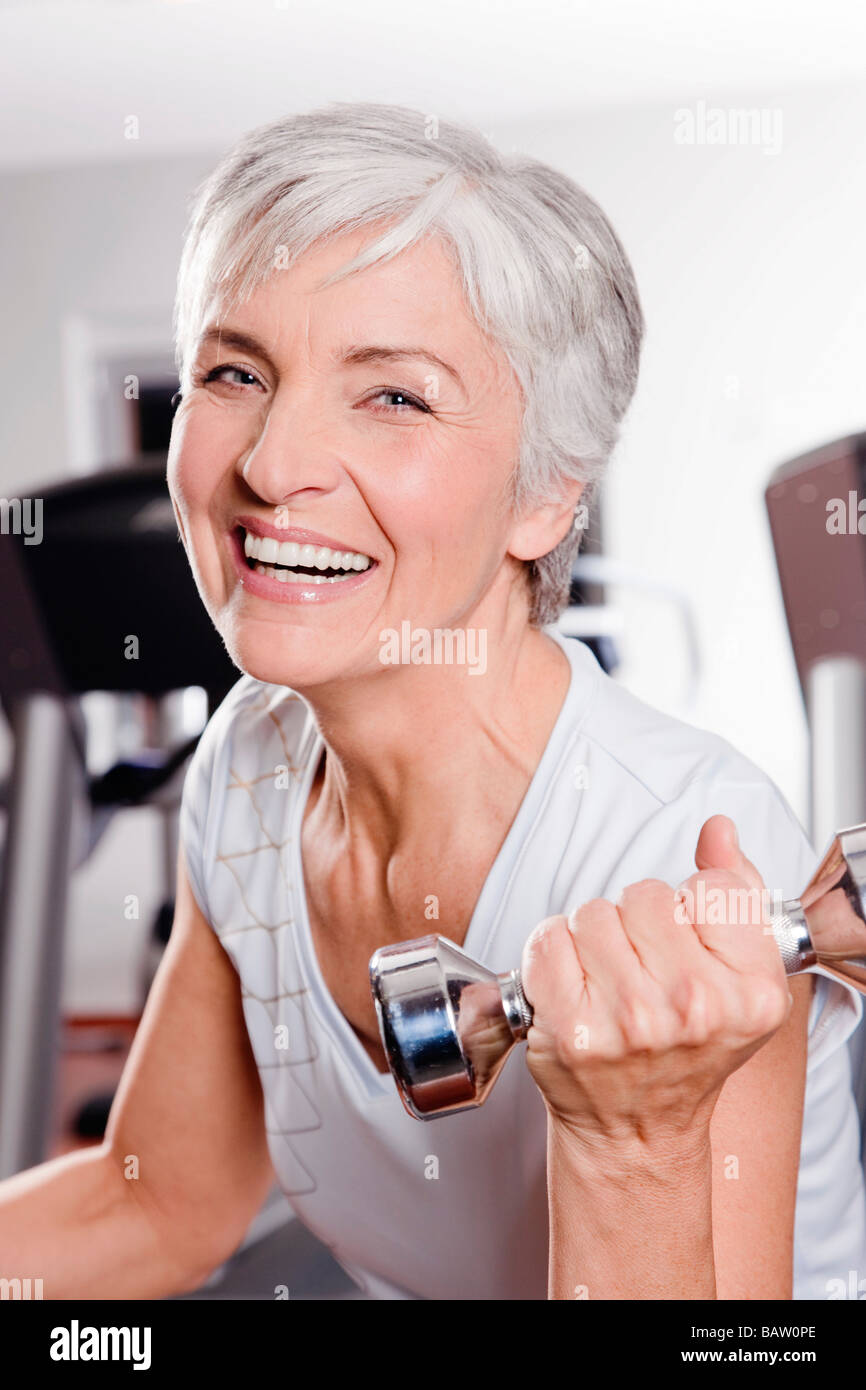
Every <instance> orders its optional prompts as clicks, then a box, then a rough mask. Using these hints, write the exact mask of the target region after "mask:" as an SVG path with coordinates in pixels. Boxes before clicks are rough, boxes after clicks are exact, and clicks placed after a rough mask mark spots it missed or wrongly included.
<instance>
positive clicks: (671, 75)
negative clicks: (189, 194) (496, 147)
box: [0, 0, 866, 169]
mask: <svg viewBox="0 0 866 1390" xmlns="http://www.w3.org/2000/svg"><path fill="white" fill-rule="evenodd" d="M858 80H859V82H860V83H862V84H864V85H866V6H864V5H862V3H861V0H820V3H818V0H536V3H532V0H318V3H316V0H301V2H300V3H299V0H102V3H98V0H88V3H83V2H82V3H79V2H78V0H67V3H54V0H28V2H27V3H23V2H22V0H11V2H10V0H0V137H2V138H0V168H6V169H13V168H26V167H30V166H34V165H65V164H74V163H79V162H82V161H88V162H89V161H94V160H117V159H138V158H154V157H156V156H162V155H165V154H177V153H184V152H192V151H198V150H208V151H210V150H214V149H219V148H223V147H225V146H226V145H228V144H229V143H230V142H232V141H233V140H234V139H235V138H236V137H237V135H238V133H239V131H240V130H243V129H247V128H249V127H250V126H253V125H256V124H258V123H259V122H261V121H266V120H270V119H273V118H274V117H276V116H278V115H281V114H285V113H286V112H288V111H293V110H304V109H309V108H312V107H314V106H317V105H321V104H323V103H324V102H327V101H351V100H377V101H394V102H400V103H403V104H405V105H408V106H413V107H416V108H417V109H420V110H422V111H424V112H425V113H429V114H433V113H438V114H441V115H449V116H452V117H454V118H457V119H464V120H472V121H474V122H476V123H477V124H478V125H479V126H480V127H481V128H482V129H486V130H490V128H491V126H492V125H493V123H494V122H499V121H505V120H519V119H526V118H529V117H533V116H536V117H537V116H558V115H565V114H567V113H568V112H569V111H574V110H578V109H580V108H585V107H587V106H591V107H599V106H602V107H605V106H620V105H623V104H628V103H633V102H648V101H651V102H670V103H671V104H672V105H674V106H678V105H680V104H682V103H683V102H686V101H693V100H697V99H701V98H704V99H706V100H707V101H708V102H712V101H713V100H714V99H716V100H718V99H719V96H720V94H721V93H722V92H724V93H725V94H730V93H733V92H737V91H739V92H744V93H745V92H752V93H757V94H761V93H766V94H767V96H766V99H767V100H769V99H770V97H771V96H772V95H774V94H776V93H778V92H779V91H781V90H785V89H790V88H794V87H796V88H803V87H805V86H809V85H815V84H828V83H836V82H845V83H851V82H856V81H858ZM131 115H133V116H136V117H137V118H138V122H139V129H140V137H139V139H138V140H137V141H134V140H129V139H125V138H124V119H125V118H126V117H128V116H131Z"/></svg>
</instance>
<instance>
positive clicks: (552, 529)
mask: <svg viewBox="0 0 866 1390" xmlns="http://www.w3.org/2000/svg"><path fill="white" fill-rule="evenodd" d="M583 487H584V484H583V483H582V482H570V483H568V484H567V485H566V487H565V488H564V489H563V492H562V495H561V497H558V498H557V500H556V501H555V502H543V503H541V504H540V505H539V506H537V507H534V508H533V509H532V510H531V511H528V512H524V514H523V515H522V516H521V518H520V520H519V521H518V522H517V524H516V525H515V527H514V530H513V531H512V533H511V540H510V542H509V546H508V553H509V555H513V556H514V558H515V560H537V559H539V557H540V556H542V555H548V554H549V553H550V551H551V550H555V549H556V547H557V546H558V545H559V542H560V541H561V540H564V539H565V537H566V536H567V534H568V532H569V531H570V530H571V528H572V526H573V525H574V524H575V512H576V509H577V504H578V501H579V499H580V494H581V493H582V492H583ZM582 524H585V522H584V521H583V520H582Z"/></svg>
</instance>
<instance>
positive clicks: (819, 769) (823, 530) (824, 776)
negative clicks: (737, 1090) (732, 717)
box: [765, 433, 866, 1157]
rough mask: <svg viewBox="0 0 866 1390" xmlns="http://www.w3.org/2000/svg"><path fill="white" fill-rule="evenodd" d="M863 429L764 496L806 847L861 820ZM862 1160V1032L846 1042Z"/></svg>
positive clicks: (797, 464)
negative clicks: (786, 655)
mask: <svg viewBox="0 0 866 1390" xmlns="http://www.w3.org/2000/svg"><path fill="white" fill-rule="evenodd" d="M864 498H866V433H863V434H855V435H848V436H846V437H845V438H843V439H836V440H833V441H832V442H831V443H829V444H825V445H823V446H822V447H821V448H819V449H814V450H812V451H811V452H810V453H808V454H801V455H799V456H798V457H797V458H794V459H790V460H789V461H788V462H786V463H783V464H780V465H779V467H778V468H776V469H775V471H774V472H773V474H772V476H771V477H770V479H769V481H768V483H767V488H766V494H765V500H766V505H767V514H768V517H769V521H770V531H771V534H772V539H773V548H774V550H775V555H776V564H777V566H778V570H779V582H780V586H781V591H782V599H783V602H784V605H785V617H786V619H787V624H788V632H789V634H790V638H791V648H792V651H793V656H794V662H795V664H796V668H797V676H798V678H799V681H800V689H801V692H802V695H803V703H804V706H805V712H806V720H807V723H808V729H809V802H810V805H809V822H808V826H807V829H808V831H809V838H810V839H811V841H812V843H813V844H816V845H820V844H823V843H824V841H825V840H826V839H827V837H828V836H829V835H831V834H832V833H833V829H834V827H835V826H837V825H853V824H854V823H855V822H856V821H860V820H862V819H863V818H864V817H866V515H864V512H866V501H863V500H861V499H864ZM848 1051H849V1053H850V1056H851V1068H852V1076H853V1087H854V1094H855V1096H856V1100H857V1109H858V1111H859V1113H860V1118H861V1130H862V1134H863V1148H864V1157H866V1029H864V1028H863V1027H862V1026H861V1027H860V1028H857V1029H856V1030H855V1031H854V1033H853V1034H852V1036H851V1038H850V1039H849V1041H848Z"/></svg>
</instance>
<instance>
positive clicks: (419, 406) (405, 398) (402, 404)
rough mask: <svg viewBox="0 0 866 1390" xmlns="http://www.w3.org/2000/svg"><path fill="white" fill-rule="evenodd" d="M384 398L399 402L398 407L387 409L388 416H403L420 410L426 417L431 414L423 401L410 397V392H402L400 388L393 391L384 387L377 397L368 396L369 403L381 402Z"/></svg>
mask: <svg viewBox="0 0 866 1390" xmlns="http://www.w3.org/2000/svg"><path fill="white" fill-rule="evenodd" d="M383 396H387V397H390V398H391V399H392V400H394V401H396V402H397V404H396V405H391V406H388V407H386V408H385V413H386V414H398V415H402V414H403V413H404V412H405V411H406V410H419V411H423V412H424V414H425V415H429V414H430V407H429V406H427V405H425V404H424V402H423V401H419V400H418V398H417V397H416V396H410V395H409V392H408V391H401V390H400V389H399V388H398V387H394V388H393V389H391V388H389V387H384V388H383V389H382V390H381V391H377V392H376V394H375V396H368V397H367V400H368V403H369V402H372V401H378V400H381V398H382V397H383Z"/></svg>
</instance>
